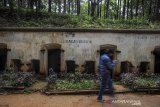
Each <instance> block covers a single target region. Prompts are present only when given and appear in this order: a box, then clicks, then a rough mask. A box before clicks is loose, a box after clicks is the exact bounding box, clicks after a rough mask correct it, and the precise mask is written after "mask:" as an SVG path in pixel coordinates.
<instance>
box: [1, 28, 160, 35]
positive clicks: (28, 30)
mask: <svg viewBox="0 0 160 107" xmlns="http://www.w3.org/2000/svg"><path fill="white" fill-rule="evenodd" d="M0 31H7V32H96V33H135V34H160V29H157V30H150V29H148V30H147V29H139V30H137V29H133V30H125V29H119V30H114V29H86V28H70V29H69V28H39V27H38V28H37V27H20V28H18V27H0Z"/></svg>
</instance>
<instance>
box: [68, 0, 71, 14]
mask: <svg viewBox="0 0 160 107" xmlns="http://www.w3.org/2000/svg"><path fill="white" fill-rule="evenodd" d="M70 9H71V2H70V0H68V13H70Z"/></svg>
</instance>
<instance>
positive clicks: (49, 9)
mask: <svg viewBox="0 0 160 107" xmlns="http://www.w3.org/2000/svg"><path fill="white" fill-rule="evenodd" d="M51 3H52V0H48V12H51Z"/></svg>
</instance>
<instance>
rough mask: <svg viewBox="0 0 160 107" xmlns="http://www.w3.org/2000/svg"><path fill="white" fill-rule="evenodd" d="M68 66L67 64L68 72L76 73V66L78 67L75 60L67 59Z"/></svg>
mask: <svg viewBox="0 0 160 107" xmlns="http://www.w3.org/2000/svg"><path fill="white" fill-rule="evenodd" d="M66 66H67V73H75V67H76V64H75V61H73V60H67V61H66Z"/></svg>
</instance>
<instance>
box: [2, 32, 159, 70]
mask: <svg viewBox="0 0 160 107" xmlns="http://www.w3.org/2000/svg"><path fill="white" fill-rule="evenodd" d="M0 43H6V44H7V46H8V48H9V49H11V51H10V52H8V59H7V64H8V66H9V65H10V60H11V59H21V60H22V61H29V60H30V59H40V60H41V61H43V60H44V58H42V56H43V55H42V53H41V52H40V50H41V48H42V46H43V45H44V44H49V43H58V44H60V45H61V46H62V49H63V50H65V51H64V52H62V54H61V56H62V59H61V65H62V66H61V70H62V71H64V70H65V60H75V61H76V64H78V65H82V64H84V62H85V61H86V60H93V61H96V67H97V64H98V60H99V53H98V52H97V50H100V45H104V44H112V45H116V46H117V49H118V50H120V51H121V53H119V54H117V59H118V60H119V61H120V62H121V61H126V60H128V61H131V62H132V63H133V65H134V66H138V64H139V63H140V62H141V61H149V62H150V63H151V71H153V70H154V55H152V54H151V51H153V50H154V47H155V46H160V34H136V33H105V32H103V33H98V32H97V33H96V32H70V33H67V32H0ZM41 66H42V63H41ZM117 69H118V70H119V65H118V68H117Z"/></svg>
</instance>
